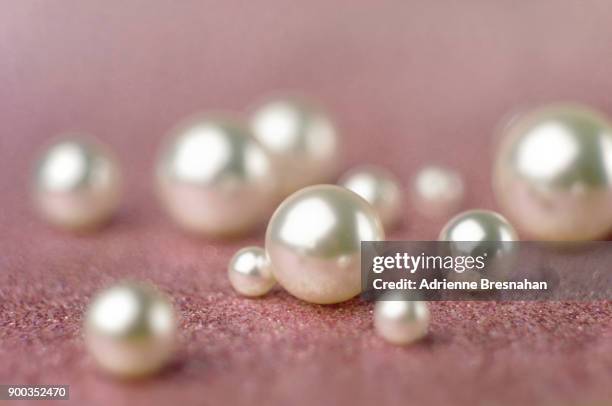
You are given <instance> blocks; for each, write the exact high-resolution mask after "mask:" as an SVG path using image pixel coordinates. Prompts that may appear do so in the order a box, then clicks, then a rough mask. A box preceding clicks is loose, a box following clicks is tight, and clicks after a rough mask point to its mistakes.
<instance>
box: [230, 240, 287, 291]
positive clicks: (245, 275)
mask: <svg viewBox="0 0 612 406" xmlns="http://www.w3.org/2000/svg"><path fill="white" fill-rule="evenodd" d="M227 273H228V276H229V280H230V283H231V284H232V286H233V287H234V289H235V290H236V291H237V292H238V293H240V294H241V295H244V296H250V297H256V296H262V295H265V294H266V293H268V292H269V291H270V289H272V287H273V286H274V284H275V283H276V280H275V279H274V275H272V271H271V270H270V262H269V260H268V257H267V255H266V252H265V251H264V249H263V248H260V247H246V248H242V249H241V250H240V251H238V252H236V254H234V256H233V257H232V260H231V261H230V263H229V266H228V268H227Z"/></svg>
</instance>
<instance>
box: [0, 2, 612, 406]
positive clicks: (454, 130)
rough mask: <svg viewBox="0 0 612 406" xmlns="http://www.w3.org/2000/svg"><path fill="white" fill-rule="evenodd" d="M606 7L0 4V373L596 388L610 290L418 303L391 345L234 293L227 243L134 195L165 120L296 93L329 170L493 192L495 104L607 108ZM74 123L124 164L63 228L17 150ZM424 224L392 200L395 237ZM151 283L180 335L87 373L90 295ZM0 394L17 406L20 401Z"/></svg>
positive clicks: (512, 391) (32, 148)
mask: <svg viewBox="0 0 612 406" xmlns="http://www.w3.org/2000/svg"><path fill="white" fill-rule="evenodd" d="M611 18H612V3H610V2H609V1H607V0H600V1H592V0H588V1H586V0H585V1H578V0H574V1H571V0H534V1H524V2H517V1H509V0H499V1H484V0H482V1H481V0H476V1H471V2H467V1H451V0H440V1H426V0H421V1H393V0H385V1H378V2H367V1H346V0H333V1H330V0H327V1H319V0H316V1H309V2H301V3H299V4H298V3H297V2H289V1H282V0H272V1H251V2H248V1H233V0H230V1H207V2H204V1H180V2H179V1H170V0H168V1H161V0H160V1H144V0H143V1H126V2H120V1H100V0H95V1H77V0H69V1H53V0H50V1H31V0H21V1H13V2H4V3H3V4H2V7H1V9H0V123H1V126H0V383H56V384H60V383H62V384H70V385H71V395H72V401H73V402H74V403H75V404H100V405H109V404H118V405H122V404H139V403H141V404H160V405H162V404H169V403H170V402H172V404H183V405H187V404H209V405H219V404H232V403H237V404H254V403H256V402H263V403H262V404H269V403H274V404H288V403H295V404H304V405H306V404H319V403H321V402H323V401H331V402H334V403H337V404H340V403H343V404H351V403H352V404H372V403H378V402H384V403H390V404H403V405H411V404H414V405H435V404H441V405H451V404H453V405H455V404H456V405H486V406H488V405H491V406H497V405H513V406H514V405H529V404H538V405H555V406H558V405H610V404H612V386H611V385H610V381H611V380H612V322H611V319H612V306H611V304H610V302H603V303H591V304H565V303H550V304H544V303H540V304H537V303H513V304H496V303H434V304H432V307H431V309H432V314H433V321H432V325H431V335H430V337H429V338H428V339H427V340H425V341H424V342H423V343H420V344H419V345H415V346H412V347H408V348H396V347H392V346H389V345H387V344H385V343H384V342H382V341H381V340H380V339H378V338H377V337H376V336H375V335H374V333H373V331H372V312H371V311H372V308H371V305H369V304H363V303H360V302H359V301H353V302H349V303H346V304H342V305H337V306H328V307H321V306H313V305H309V304H306V303H302V302H299V301H297V300H295V299H293V298H292V297H290V296H288V295H287V294H286V293H284V292H283V291H280V290H278V291H275V292H274V293H273V294H272V295H270V296H269V297H267V298H265V299H262V300H247V299H242V298H239V297H237V296H236V295H235V294H234V293H233V292H232V290H231V289H230V287H229V284H228V282H227V280H226V276H225V267H226V264H227V262H228V260H229V258H230V256H231V255H232V253H233V252H234V251H235V250H237V249H238V248H239V247H241V246H243V245H246V244H248V243H258V244H261V243H262V235H263V234H262V230H259V231H258V232H256V233H255V234H253V236H251V237H250V238H248V239H246V240H243V241H232V242H218V241H211V240H205V239H195V238H192V237H189V236H186V235H184V234H182V233H181V232H180V231H178V230H177V229H176V228H175V227H174V226H173V225H172V224H171V223H170V222H169V221H168V220H167V218H166V217H165V216H164V215H163V213H162V211H161V210H160V208H159V206H158V204H157V202H156V200H155V198H154V195H153V190H152V181H151V178H152V167H153V163H154V157H155V152H156V149H157V146H158V144H159V141H160V139H161V138H162V137H163V136H164V134H165V132H166V131H167V130H168V129H169V128H170V127H171V126H172V125H174V124H175V123H176V122H177V121H178V120H180V119H182V118H183V117H184V116H186V115H189V114H191V113H193V112H196V111H201V110H209V109H214V110H219V109H231V110H244V109H245V108H246V107H248V106H250V105H252V104H253V103H255V102H256V101H257V100H258V99H260V98H261V97H262V96H265V95H266V94H268V93H270V92H274V91H278V90H283V89H287V90H294V91H295V90H297V91H303V92H304V93H306V94H308V95H311V96H313V97H317V98H319V99H321V100H322V101H324V102H325V103H326V105H327V106H328V107H329V109H330V110H331V111H332V112H333V113H334V115H335V118H336V119H337V121H338V122H339V124H340V126H341V127H342V129H343V135H344V138H345V143H346V148H345V151H344V152H345V154H344V157H343V167H345V168H349V167H350V166H352V165H354V164H357V163H375V164H382V165H384V166H386V167H387V168H389V169H391V170H392V171H394V172H395V173H397V174H398V175H399V176H400V177H401V178H402V180H403V181H404V182H405V184H408V182H409V180H410V177H411V176H412V175H413V174H414V171H415V170H416V169H417V168H418V167H419V166H421V165H423V164H426V163H431V162H439V163H443V164H447V165H450V166H452V167H455V168H457V169H459V170H460V171H461V172H462V174H463V175H464V177H465V179H466V182H467V185H468V189H469V193H468V196H467V202H466V205H465V207H466V208H469V207H484V208H494V207H495V204H494V200H493V198H492V195H491V191H490V187H489V182H490V179H489V178H490V164H491V141H492V137H493V134H494V132H495V129H496V128H497V126H498V125H499V123H500V122H501V121H500V120H501V119H502V118H503V117H506V116H507V115H508V114H510V113H512V112H514V111H517V110H520V109H522V108H525V107H526V106H530V105H533V104H537V103H540V102H546V101H552V100H576V101H582V102H586V103H589V104H591V105H593V106H595V107H597V108H599V109H601V110H603V111H605V112H607V113H610V114H612V91H611V89H612V45H611V44H612V25H611V24H610V22H611V21H612V20H611ZM70 129H80V130H84V131H88V132H91V133H93V134H95V135H96V136H98V137H99V138H101V139H103V140H105V141H106V142H107V143H108V144H109V145H110V146H111V147H112V148H113V149H114V150H115V151H116V152H117V154H118V155H119V157H120V158H121V160H122V163H123V164H124V171H125V180H126V188H125V192H126V193H125V198H124V201H123V205H122V208H121V212H120V213H119V215H118V217H117V219H116V221H114V222H113V223H112V224H111V225H110V226H109V227H107V228H106V229H104V230H103V231H101V232H100V233H97V234H94V235H90V236H84V237H75V236H71V235H67V234H64V233H61V232H59V231H56V230H53V229H50V228H49V227H48V226H46V225H45V224H43V223H41V222H40V221H39V220H38V219H37V218H35V216H34V215H33V214H32V212H31V209H30V205H29V200H28V193H27V192H28V175H29V171H30V167H31V164H32V163H33V160H34V158H35V156H36V154H37V151H38V149H39V148H40V147H41V145H42V144H43V142H44V141H46V140H48V139H49V138H50V137H52V136H54V135H56V134H57V133H59V132H62V131H64V130H70ZM441 225H442V224H441V223H439V222H431V221H427V220H425V219H423V218H420V217H419V216H417V215H416V214H415V212H414V211H413V210H412V208H411V206H410V202H409V201H406V209H405V212H404V226H403V227H402V228H401V229H399V230H397V231H396V232H395V233H393V234H392V235H391V237H392V238H397V239H429V238H435V236H436V235H437V233H438V230H439V229H440V227H441ZM125 277H132V278H140V279H145V280H149V281H153V282H155V283H157V284H158V285H160V286H161V287H162V288H163V289H164V290H165V291H166V292H168V293H169V294H170V295H171V296H172V298H173V300H174V301H175V304H176V306H177V308H178V309H179V312H180V315H181V334H180V343H181V349H180V351H179V354H178V355H177V359H176V361H175V362H174V363H173V365H172V366H171V367H170V368H169V369H168V370H167V371H166V372H165V373H164V374H162V375H161V376H159V377H157V378H154V379H152V380H148V381H143V382H138V383H131V384H124V383H117V382H115V381H113V380H112V379H108V378H107V377H105V376H103V375H101V374H100V373H99V372H97V370H96V369H95V368H94V366H93V365H92V363H91V361H90V360H89V358H88V357H87V356H86V353H85V351H84V349H83V346H82V343H81V338H80V325H81V321H82V320H81V319H82V313H83V310H84V309H85V306H86V304H87V302H88V300H89V298H90V297H91V295H92V294H93V293H94V292H95V291H97V290H98V289H99V288H100V287H103V286H106V285H108V284H109V283H112V282H113V281H115V280H118V279H121V278H125ZM18 404H26V402H19V403H18Z"/></svg>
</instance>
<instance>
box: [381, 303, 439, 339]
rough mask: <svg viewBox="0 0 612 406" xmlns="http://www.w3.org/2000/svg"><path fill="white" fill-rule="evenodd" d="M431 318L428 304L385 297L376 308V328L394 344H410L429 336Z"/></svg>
mask: <svg viewBox="0 0 612 406" xmlns="http://www.w3.org/2000/svg"><path fill="white" fill-rule="evenodd" d="M388 293H394V292H388ZM429 318H430V316H429V309H428V308H427V303H426V302H420V301H407V300H394V299H393V298H392V297H384V296H383V297H382V298H381V299H380V300H379V301H377V302H376V305H375V306H374V328H375V329H376V332H377V333H378V335H380V336H381V337H382V338H384V339H385V340H387V341H389V342H391V343H393V344H400V345H401V344H410V343H412V342H414V341H417V340H419V339H421V338H423V337H424V336H425V335H427V329H428V327H429Z"/></svg>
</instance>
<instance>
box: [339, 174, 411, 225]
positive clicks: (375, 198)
mask: <svg viewBox="0 0 612 406" xmlns="http://www.w3.org/2000/svg"><path fill="white" fill-rule="evenodd" d="M339 184H340V185H341V186H344V187H345V188H347V189H349V190H352V191H353V192H355V193H357V194H358V195H359V196H361V197H363V198H364V199H365V200H366V201H367V202H368V203H370V204H371V205H372V207H374V210H376V211H377V212H378V215H379V216H380V219H381V221H382V223H383V226H384V227H385V229H387V230H388V229H390V228H391V227H392V226H394V225H395V224H397V222H398V221H399V219H400V217H401V208H402V189H401V186H400V181H399V179H397V178H396V177H395V175H393V174H392V173H390V172H389V171H387V170H385V169H383V168H378V167H375V166H362V167H359V168H355V169H353V170H351V171H349V172H348V173H347V174H345V175H344V176H343V177H342V178H341V179H340V182H339Z"/></svg>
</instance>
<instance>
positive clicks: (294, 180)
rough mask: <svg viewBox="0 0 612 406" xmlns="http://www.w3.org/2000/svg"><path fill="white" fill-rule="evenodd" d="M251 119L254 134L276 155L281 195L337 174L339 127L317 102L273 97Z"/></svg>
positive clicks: (325, 180) (329, 178)
mask: <svg viewBox="0 0 612 406" xmlns="http://www.w3.org/2000/svg"><path fill="white" fill-rule="evenodd" d="M250 123H251V130H252V132H253V135H254V136H255V138H256V139H257V140H258V141H259V142H260V143H261V145H263V147H264V148H266V150H268V152H270V154H271V155H272V157H273V159H274V163H275V165H276V170H277V173H278V174H279V175H280V185H279V195H280V196H281V198H284V197H286V196H287V195H289V194H290V193H293V192H294V191H296V190H298V189H301V188H302V187H304V186H308V185H312V184H316V183H324V182H327V181H329V180H331V179H332V177H333V176H334V173H335V171H336V162H337V161H338V151H339V145H338V143H339V140H338V134H337V130H336V128H335V126H334V124H333V123H332V121H331V120H330V118H329V117H328V116H327V114H325V113H324V112H323V111H322V110H321V109H320V108H319V107H316V106H315V105H314V104H313V103H311V102H307V101H304V100H298V99H295V98H286V99H277V100H271V101H269V102H267V103H265V104H263V105H262V106H260V107H259V108H258V109H256V110H255V111H254V112H253V113H252V114H251V119H250Z"/></svg>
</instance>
